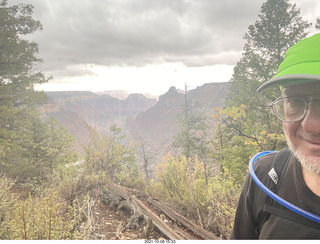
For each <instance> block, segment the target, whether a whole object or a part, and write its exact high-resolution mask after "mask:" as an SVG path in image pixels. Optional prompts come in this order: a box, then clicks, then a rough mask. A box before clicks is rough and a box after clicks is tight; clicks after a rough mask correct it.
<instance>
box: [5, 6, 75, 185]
mask: <svg viewBox="0 0 320 244" xmlns="http://www.w3.org/2000/svg"><path fill="white" fill-rule="evenodd" d="M32 13H33V6H32V5H30V4H18V5H14V6H8V3H7V1H6V0H1V1H0V169H1V172H2V173H6V174H7V175H8V176H9V177H12V178H15V179H18V180H20V181H24V180H27V179H29V178H36V180H37V181H39V180H43V179H44V176H45V174H46V173H52V172H53V170H54V168H56V167H58V166H59V165H61V164H64V163H66V162H70V161H73V160H75V155H74V153H71V152H70V148H71V146H72V142H73V139H72V138H71V137H70V135H68V133H67V132H66V130H65V129H63V128H62V127H61V125H59V124H58V123H57V122H56V121H54V120H52V119H50V120H48V121H42V119H41V118H40V116H39V114H38V112H37V110H36V107H37V105H39V103H42V102H44V101H45V99H46V96H45V94H44V93H43V92H37V91H35V90H34V84H38V83H42V82H46V81H47V80H48V79H47V78H46V77H45V75H44V74H43V73H42V72H37V71H36V65H37V64H39V62H41V61H42V60H41V59H40V58H38V57H37V56H36V55H37V53H38V44H37V43H35V42H32V41H28V40H25V39H22V37H23V36H25V35H28V34H31V33H33V32H34V31H37V30H41V29H42V26H41V23H40V22H39V21H36V20H34V19H33V18H32Z"/></svg>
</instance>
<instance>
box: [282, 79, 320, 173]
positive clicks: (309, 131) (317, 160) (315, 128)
mask: <svg viewBox="0 0 320 244" xmlns="http://www.w3.org/2000/svg"><path fill="white" fill-rule="evenodd" d="M308 95H318V96H317V97H316V98H317V100H318V101H315V102H311V103H309V109H308V111H307V114H306V116H305V117H304V119H302V120H300V121H297V122H284V123H283V128H284V132H285V135H286V139H287V143H288V146H289V148H290V149H291V150H292V151H293V153H294V155H295V156H296V157H297V158H298V159H299V160H300V161H301V163H302V164H303V165H304V166H305V167H306V168H307V169H309V170H311V171H312V172H315V173H317V174H318V175H320V101H319V98H320V82H313V83H307V84H302V85H296V86H291V87H288V88H285V89H284V90H283V96H285V97H291V96H302V97H305V96H308Z"/></svg>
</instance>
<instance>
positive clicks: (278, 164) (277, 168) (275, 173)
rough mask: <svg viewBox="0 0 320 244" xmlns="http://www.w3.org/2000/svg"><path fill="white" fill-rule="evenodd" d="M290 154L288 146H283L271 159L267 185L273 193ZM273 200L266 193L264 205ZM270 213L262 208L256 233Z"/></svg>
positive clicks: (276, 191)
mask: <svg viewBox="0 0 320 244" xmlns="http://www.w3.org/2000/svg"><path fill="white" fill-rule="evenodd" d="M290 156H291V151H290V150H289V149H288V148H284V149H282V150H280V151H279V152H278V153H277V154H276V156H275V157H274V159H273V161H272V165H271V170H270V171H269V172H268V175H269V178H268V181H267V187H268V188H269V189H270V190H271V191H272V192H274V193H275V194H277V193H278V191H279V188H280V185H281V181H282V175H283V173H284V172H285V170H286V168H287V166H288V162H289V159H290ZM273 201H274V200H273V199H272V198H271V197H269V196H268V195H267V197H266V201H265V205H269V206H271V205H272V203H273ZM270 215H271V214H270V212H266V211H265V208H264V210H263V211H262V213H261V214H260V216H259V219H258V227H257V228H258V229H257V231H258V233H260V232H261V228H262V225H263V224H264V222H266V221H267V220H268V219H269V218H270Z"/></svg>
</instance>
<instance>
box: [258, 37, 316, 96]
mask: <svg viewBox="0 0 320 244" xmlns="http://www.w3.org/2000/svg"><path fill="white" fill-rule="evenodd" d="M314 81H320V33H319V34H316V35H314V36H312V37H309V38H306V39H303V40H301V41H300V42H298V43H297V44H296V45H294V46H292V47H290V48H289V49H288V50H287V52H286V54H285V55H284V60H283V62H282V63H281V64H280V66H279V68H278V73H277V74H276V76H274V77H273V78H272V79H271V80H269V81H267V82H265V83H264V84H262V85H261V86H260V87H259V88H258V89H257V91H258V92H261V91H262V90H264V89H265V88H267V87H269V86H270V85H273V84H279V85H280V88H281V89H282V88H285V87H288V86H293V85H299V84H303V83H308V82H314Z"/></svg>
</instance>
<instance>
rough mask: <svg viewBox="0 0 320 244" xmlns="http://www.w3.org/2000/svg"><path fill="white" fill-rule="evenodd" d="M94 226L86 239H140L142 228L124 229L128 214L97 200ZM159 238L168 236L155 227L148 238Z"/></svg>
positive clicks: (94, 211)
mask: <svg viewBox="0 0 320 244" xmlns="http://www.w3.org/2000/svg"><path fill="white" fill-rule="evenodd" d="M92 219H93V223H92V226H94V228H93V229H92V230H91V232H92V234H90V235H88V237H87V238H86V239H90V240H140V239H142V238H141V237H140V232H141V230H140V229H134V230H132V229H126V230H123V227H124V226H125V224H126V222H127V216H125V215H124V213H122V212H120V211H115V210H112V209H111V208H110V206H109V205H108V204H105V203H103V202H100V201H99V202H97V203H96V204H95V207H94V210H93V218H92ZM143 239H152V240H159V239H163V240H165V239H166V238H165V237H164V236H163V235H161V234H160V233H159V232H158V231H157V230H156V229H154V230H153V231H152V232H151V233H150V235H149V236H148V237H147V238H143Z"/></svg>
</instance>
